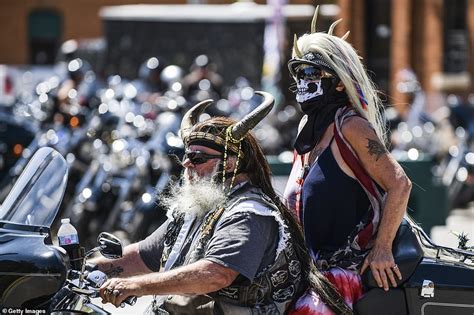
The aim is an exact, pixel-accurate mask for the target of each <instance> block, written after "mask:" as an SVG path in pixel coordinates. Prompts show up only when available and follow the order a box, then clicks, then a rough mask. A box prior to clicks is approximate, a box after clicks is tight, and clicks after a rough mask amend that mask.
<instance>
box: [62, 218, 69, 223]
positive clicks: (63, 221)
mask: <svg viewBox="0 0 474 315" xmlns="http://www.w3.org/2000/svg"><path fill="white" fill-rule="evenodd" d="M69 222H71V219H69V218H64V219H61V223H62V224H67V223H69Z"/></svg>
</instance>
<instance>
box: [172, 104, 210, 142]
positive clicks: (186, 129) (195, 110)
mask: <svg viewBox="0 0 474 315" xmlns="http://www.w3.org/2000/svg"><path fill="white" fill-rule="evenodd" d="M212 102H214V100H211V99H209V100H205V101H202V102H199V103H198V104H196V105H194V106H193V107H192V108H191V109H190V110H188V111H187V112H186V114H184V116H183V120H182V121H181V128H180V130H179V133H180V136H181V139H183V140H184V139H185V138H186V137H187V136H188V135H189V134H190V133H191V129H192V128H193V126H194V125H195V124H196V122H197V120H198V118H199V116H200V115H201V114H202V113H203V112H204V110H206V108H207V107H208V106H209V105H210V104H211V103H212Z"/></svg>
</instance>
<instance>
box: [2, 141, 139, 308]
mask: <svg viewBox="0 0 474 315" xmlns="http://www.w3.org/2000/svg"><path fill="white" fill-rule="evenodd" d="M67 176H68V165H67V162H66V161H65V159H64V158H63V157H62V156H61V155H60V154H59V153H58V152H57V151H55V150H54V149H52V148H48V147H44V148H40V149H38V150H37V152H36V153H35V154H34V156H33V157H32V159H31V160H30V162H29V163H28V165H27V166H26V168H25V169H24V171H23V172H22V174H21V175H20V177H19V178H18V180H17V182H16V183H15V185H14V186H13V188H12V190H11V191H10V193H9V195H8V196H7V198H6V199H5V201H4V203H3V204H2V205H1V208H0V242H1V244H2V246H1V247H0V307H2V308H3V309H2V310H3V312H5V310H7V311H9V310H10V311H15V310H25V309H26V310H30V311H36V312H39V311H40V312H41V313H46V312H47V313H48V314H64V313H67V314H85V313H94V314H110V313H108V312H107V311H105V310H103V309H102V308H101V307H99V306H97V305H94V304H93V303H92V302H91V299H92V298H94V297H98V296H99V293H98V292H99V288H100V286H101V285H102V284H103V283H104V282H105V281H106V280H107V276H106V275H105V274H104V273H102V272H100V271H92V272H87V271H86V268H85V266H86V260H87V258H88V257H89V256H91V255H92V254H93V253H95V252H96V251H100V252H101V253H102V255H104V256H105V257H108V258H112V259H114V258H120V257H121V256H122V244H121V241H120V240H119V239H118V238H116V237H115V236H113V235H111V234H108V233H101V234H100V235H99V237H98V246H96V247H95V248H93V249H92V250H90V251H88V252H87V253H85V254H84V255H83V260H82V267H81V268H80V270H73V269H72V268H71V267H70V260H69V256H68V254H67V252H66V251H65V250H64V249H63V248H62V247H59V246H55V245H53V243H52V234H51V230H50V227H51V224H52V222H53V220H54V219H55V217H56V214H57V212H58V209H59V206H60V204H61V201H62V198H63V195H64V191H65V188H66V184H67ZM135 301H136V297H129V298H128V299H127V300H126V301H125V302H124V303H127V304H130V305H133V304H134V303H135ZM124 305H125V304H124Z"/></svg>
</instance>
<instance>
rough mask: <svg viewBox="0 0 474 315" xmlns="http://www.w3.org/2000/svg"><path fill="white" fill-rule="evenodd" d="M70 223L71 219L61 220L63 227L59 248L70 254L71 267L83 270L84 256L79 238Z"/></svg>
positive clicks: (59, 238)
mask: <svg viewBox="0 0 474 315" xmlns="http://www.w3.org/2000/svg"><path fill="white" fill-rule="evenodd" d="M70 221H71V220H70V219H69V218H65V219H61V227H60V228H59V230H58V241H59V246H61V247H62V248H64V249H65V250H66V252H67V253H68V255H69V260H70V263H71V267H72V268H73V269H75V270H81V265H82V255H81V248H80V245H79V236H78V235H77V230H76V229H75V228H74V226H73V225H72V224H71V223H70Z"/></svg>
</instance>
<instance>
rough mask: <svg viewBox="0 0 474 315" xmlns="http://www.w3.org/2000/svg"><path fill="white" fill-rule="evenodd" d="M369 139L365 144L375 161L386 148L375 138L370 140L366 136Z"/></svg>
mask: <svg viewBox="0 0 474 315" xmlns="http://www.w3.org/2000/svg"><path fill="white" fill-rule="evenodd" d="M367 140H368V141H369V142H368V144H367V149H369V154H370V155H375V161H378V160H379V158H380V157H381V156H382V155H384V154H385V153H386V152H387V149H385V147H384V146H383V145H382V144H381V143H380V142H378V141H377V140H372V139H369V138H367Z"/></svg>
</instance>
